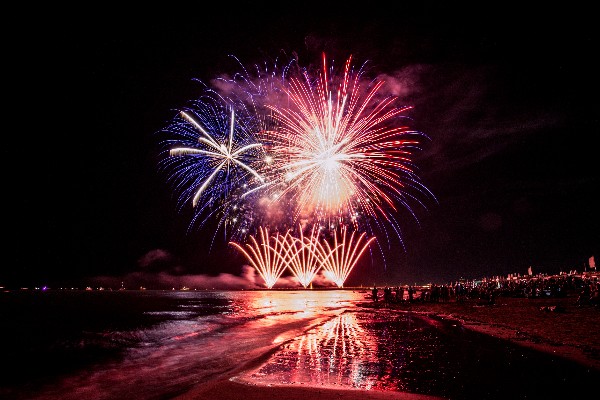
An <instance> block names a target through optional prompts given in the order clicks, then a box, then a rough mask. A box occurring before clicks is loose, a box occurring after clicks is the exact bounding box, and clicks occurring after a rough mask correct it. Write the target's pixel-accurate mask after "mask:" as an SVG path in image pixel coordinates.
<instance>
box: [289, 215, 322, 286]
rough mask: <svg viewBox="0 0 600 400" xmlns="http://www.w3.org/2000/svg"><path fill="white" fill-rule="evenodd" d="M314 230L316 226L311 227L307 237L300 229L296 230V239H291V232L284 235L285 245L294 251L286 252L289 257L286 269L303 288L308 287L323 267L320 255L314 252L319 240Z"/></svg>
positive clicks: (317, 232)
mask: <svg viewBox="0 0 600 400" xmlns="http://www.w3.org/2000/svg"><path fill="white" fill-rule="evenodd" d="M316 228H317V227H316V225H315V226H313V228H312V231H311V234H310V236H309V237H305V236H304V233H303V231H302V228H301V227H300V228H299V229H298V232H299V237H298V238H296V237H293V236H292V235H291V232H288V234H287V235H286V245H287V246H288V247H290V248H293V249H296V251H294V252H288V254H290V255H291V257H290V258H289V261H288V267H289V269H290V271H291V272H292V273H293V274H294V276H295V277H296V279H298V281H299V282H300V284H301V285H302V286H304V287H305V288H307V287H308V286H309V285H310V283H311V282H312V281H313V279H314V278H315V276H316V275H317V273H318V272H319V270H320V269H321V266H322V265H323V260H322V259H321V258H320V255H321V254H319V253H318V252H317V251H315V250H314V247H315V246H316V243H317V241H318V240H319V236H318V235H319V229H316Z"/></svg>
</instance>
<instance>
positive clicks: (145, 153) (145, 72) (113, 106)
mask: <svg viewBox="0 0 600 400" xmlns="http://www.w3.org/2000/svg"><path fill="white" fill-rule="evenodd" d="M424 4H425V5H420V6H419V5H414V4H412V5H408V4H407V5H402V6H400V5H399V6H397V8H396V9H394V10H388V9H377V8H376V9H369V8H368V6H369V5H368V4H366V5H364V6H361V7H360V8H355V9H347V8H343V10H345V11H346V12H342V13H340V12H339V11H338V12H336V10H333V7H327V9H328V10H331V11H328V10H323V9H322V7H319V8H314V9H312V8H310V7H302V8H297V9H293V10H292V9H291V8H292V7H289V8H290V9H284V8H283V7H281V8H276V9H270V10H269V11H265V10H264V9H261V8H260V7H259V6H258V5H255V7H253V8H250V7H248V8H246V7H241V8H240V7H239V6H231V8H229V7H227V8H224V9H223V10H221V11H218V12H215V11H210V12H209V11H208V10H202V9H200V8H198V9H174V8H173V9H165V10H159V11H160V12H152V13H149V14H148V15H149V16H143V15H133V14H129V15H126V14H123V12H122V10H108V9H107V10H100V11H98V13H97V14H95V16H94V18H92V17H91V16H89V15H80V16H77V13H76V12H75V15H74V16H69V17H67V15H70V14H68V13H64V14H61V13H58V12H57V13H56V14H57V15H56V16H54V17H52V18H50V17H48V18H40V17H38V18H40V20H38V21H36V20H30V21H27V22H24V23H23V25H22V26H23V32H24V31H25V30H27V32H28V34H24V33H23V32H21V33H18V32H17V33H15V35H14V37H12V38H10V39H9V40H8V42H9V43H8V44H7V46H6V47H5V49H4V53H5V57H4V59H5V68H8V72H5V74H4V79H5V93H6V94H8V95H7V96H4V99H5V102H7V103H8V105H7V106H6V108H5V110H6V112H5V122H6V123H5V127H6V128H5V131H4V138H7V139H8V140H7V141H5V143H4V146H3V149H2V151H3V157H2V158H3V161H2V162H3V167H4V168H3V170H4V182H3V183H4V185H3V186H4V190H3V196H2V198H3V204H4V207H3V210H4V213H5V214H4V222H5V223H4V224H3V228H4V229H3V230H4V238H3V243H4V250H3V253H4V262H3V263H2V267H1V268H0V286H23V287H32V286H43V285H50V286H61V285H69V284H73V285H87V284H92V283H94V282H99V281H101V282H108V281H109V279H110V278H114V280H115V281H121V280H124V279H127V282H128V283H129V284H131V285H137V284H138V282H137V281H135V279H134V278H135V277H137V278H139V279H142V278H141V277H142V276H144V277H146V278H147V279H148V280H145V281H143V283H144V284H145V285H151V282H152V280H151V279H152V278H148V277H155V278H156V282H159V281H161V279H163V281H164V278H165V277H188V278H189V277H195V279H197V280H196V281H192V282H200V281H201V280H202V279H203V278H206V279H207V280H210V279H213V280H212V282H213V283H214V282H216V281H217V280H218V279H221V278H223V279H225V278H229V279H232V280H235V278H236V277H238V276H240V275H241V274H242V264H244V260H243V259H242V258H241V257H240V255H239V254H237V253H235V252H234V251H232V249H231V248H230V247H228V246H227V243H226V241H225V240H224V239H222V238H221V237H217V239H216V243H215V244H214V245H213V247H212V248H211V249H210V251H209V243H210V241H211V240H212V239H213V234H214V232H213V231H211V229H210V227H207V228H206V229H204V230H200V231H194V232H188V224H189V222H190V221H189V216H188V215H184V214H182V213H179V212H178V211H177V209H176V204H175V199H174V197H173V193H172V192H171V190H170V189H169V187H168V186H167V185H166V182H165V180H164V177H163V176H162V175H161V174H160V173H159V171H158V169H157V162H158V153H157V151H158V150H157V149H158V143H157V135H156V133H157V132H158V131H159V130H160V129H162V128H163V127H164V126H165V125H166V124H167V123H168V122H169V121H170V120H171V118H172V117H173V116H174V115H175V112H176V110H177V109H179V108H181V107H182V106H184V105H185V104H186V102H188V101H189V100H191V99H194V98H195V97H196V96H198V95H199V94H200V85H199V84H198V82H196V80H201V81H203V82H210V80H211V79H214V78H215V77H217V76H219V75H221V74H232V73H236V72H239V65H238V64H236V62H234V60H233V58H232V57H231V56H235V57H237V58H238V59H239V60H240V61H241V62H242V63H244V64H245V65H252V64H255V63H264V62H265V61H268V60H272V59H273V58H275V57H278V56H280V55H281V54H282V52H283V53H285V54H289V55H291V54H296V55H297V56H298V58H299V60H300V63H301V64H303V65H308V64H315V63H316V64H318V63H319V62H320V57H321V54H322V52H326V54H327V56H328V58H330V59H333V60H335V61H336V62H337V63H342V62H344V61H345V60H346V59H347V58H348V56H350V55H352V57H353V59H354V60H356V62H357V63H362V62H365V61H368V62H369V65H370V66H371V71H372V72H373V71H374V72H376V75H377V76H383V77H386V79H387V80H388V81H390V82H402V83H403V84H404V86H403V90H402V92H401V93H399V96H400V98H401V99H402V101H403V102H404V103H405V104H406V105H411V106H413V107H414V109H413V110H412V111H411V112H410V117H411V118H412V128H414V129H416V130H419V131H421V132H423V133H425V134H426V135H427V136H428V137H429V138H430V139H431V141H430V142H428V144H427V145H426V146H425V147H424V150H423V151H422V152H421V153H418V155H417V156H416V158H415V163H416V165H417V166H418V167H419V175H420V176H421V178H422V180H423V183H424V184H425V185H426V186H427V187H428V188H429V189H430V190H431V192H432V193H433V194H435V196H436V198H437V203H435V202H428V203H427V204H426V205H427V208H426V209H425V208H416V209H415V214H416V216H417V217H418V223H417V221H416V220H415V219H410V218H406V219H405V220H402V223H401V225H402V230H403V232H402V234H403V237H402V240H403V242H404V249H402V247H401V246H399V245H398V243H397V242H398V240H397V239H394V238H392V239H391V248H390V249H386V250H385V261H384V260H382V257H381V256H380V255H374V256H373V257H366V258H365V259H364V260H361V261H362V262H361V263H360V264H359V265H357V267H356V268H355V270H354V271H353V273H352V274H351V276H350V278H349V280H348V282H347V283H348V284H349V285H350V284H364V285H373V284H374V283H377V284H394V285H395V284H405V283H427V282H438V283H445V282H451V281H455V280H457V279H459V278H479V277H486V276H496V275H501V276H506V275H507V274H510V273H521V274H526V273H527V268H528V267H530V266H531V267H532V269H533V272H534V273H538V272H545V273H558V272H560V271H569V270H573V269H577V270H579V271H581V270H583V269H584V267H586V266H587V265H588V259H589V258H590V257H591V256H595V258H596V260H597V259H598V257H599V254H598V248H599V247H600V246H599V245H600V234H599V227H600V223H599V222H600V215H599V213H598V199H597V193H598V189H599V188H600V184H599V181H598V171H600V168H599V166H598V165H599V164H598V163H599V161H598V160H599V158H598V151H597V144H596V143H597V140H598V134H599V133H600V129H599V128H600V123H599V117H598V115H599V111H598V110H600V107H599V106H600V104H599V101H598V98H599V97H598V93H599V92H598V89H599V88H600V85H599V78H598V63H597V61H596V58H597V50H598V48H600V46H599V45H600V42H599V40H598V39H599V35H598V29H597V25H596V23H595V21H592V15H593V14H594V13H593V12H592V11H591V10H586V9H578V10H575V9H567V8H565V7H564V5H563V6H561V7H560V8H558V6H557V8H556V9H549V8H544V9H536V10H524V9H518V8H517V9H515V8H510V9H509V8H508V6H506V7H507V8H502V9H493V8H491V7H489V8H485V9H483V8H481V9H478V8H466V7H460V6H458V7H457V6H456V5H454V4H450V3H448V4H447V5H445V6H434V5H432V4H434V3H427V2H425V3H424ZM502 5H505V4H504V3H499V4H498V6H499V7H500V6H502ZM298 7H299V6H298ZM54 11H56V10H54ZM154 11H157V10H154ZM99 277H102V278H101V279H100V278H99ZM173 279H175V280H173V282H178V283H179V282H184V281H183V280H181V281H177V280H176V278H173Z"/></svg>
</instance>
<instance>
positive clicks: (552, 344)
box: [177, 296, 600, 400]
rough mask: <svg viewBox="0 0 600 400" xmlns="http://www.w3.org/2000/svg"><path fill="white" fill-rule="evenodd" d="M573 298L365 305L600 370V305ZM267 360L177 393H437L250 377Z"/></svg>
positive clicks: (274, 399) (343, 399)
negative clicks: (445, 322)
mask: <svg viewBox="0 0 600 400" xmlns="http://www.w3.org/2000/svg"><path fill="white" fill-rule="evenodd" d="M575 302H576V299H575V297H573V296H567V297H562V298H537V299H527V298H514V297H500V298H498V299H497V300H496V302H495V304H492V305H481V304H480V303H479V302H478V301H477V300H466V301H464V302H462V303H457V302H454V301H452V302H448V303H421V302H413V303H401V304H392V305H387V306H386V305H384V304H383V303H381V302H380V303H373V302H371V301H365V302H364V303H362V304H361V305H360V306H361V307H364V308H365V309H368V310H370V312H373V313H375V314H376V313H378V312H384V311H385V312H389V310H390V309H392V310H397V311H398V312H411V313H426V314H429V315H431V316H435V317H436V318H443V319H450V320H452V321H456V323H458V324H461V326H463V327H464V328H466V329H471V330H475V331H478V332H481V333H484V334H486V335H490V336H493V337H496V338H500V339H504V340H508V341H510V342H511V343H514V344H517V345H519V346H525V347H528V348H531V349H535V350H536V351H540V352H546V353H550V354H553V355H556V356H558V357H563V358H566V359H569V360H572V361H575V362H577V363H578V364H581V365H583V366H585V367H586V368H589V369H593V370H596V371H600V335H598V333H599V328H598V327H600V309H598V308H596V307H593V306H582V307H579V306H577V305H576V303H575ZM264 358H265V359H262V360H256V361H255V362H253V364H252V365H242V366H240V367H239V368H237V369H236V370H234V371H231V372H230V373H229V374H228V375H226V376H224V377H222V378H219V379H218V380H215V381H211V382H207V383H203V384H200V385H198V386H197V387H195V388H194V389H193V390H191V391H189V392H187V393H184V394H182V395H180V396H179V397H177V398H178V399H179V400H195V399H215V400H216V399H223V400H227V399H245V400H254V399H271V400H278V399H282V400H283V399H286V400H293V399H302V400H308V399H321V398H329V399H340V400H354V399H374V400H377V399H432V398H436V397H431V396H426V395H420V394H413V393H402V392H386V391H379V390H351V389H348V390H347V389H332V388H324V387H311V386H308V385H279V384H277V385H272V384H271V385H259V384H257V383H256V382H253V380H252V379H249V377H248V374H247V371H249V370H252V369H255V368H257V367H258V364H260V363H262V362H265V361H266V359H267V358H268V356H265V357H264Z"/></svg>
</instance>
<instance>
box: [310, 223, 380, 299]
mask: <svg viewBox="0 0 600 400" xmlns="http://www.w3.org/2000/svg"><path fill="white" fill-rule="evenodd" d="M365 235H366V233H365V232H363V233H361V234H357V232H356V231H354V232H352V233H351V234H350V237H348V230H347V228H346V227H343V228H342V233H341V234H340V238H339V240H338V235H337V231H334V237H333V245H330V244H329V242H327V241H323V243H324V244H321V243H320V242H318V241H316V242H315V244H316V246H314V248H315V249H316V250H317V252H318V254H319V255H320V259H321V260H322V265H323V269H324V270H325V276H326V277H327V278H328V279H330V280H332V281H333V282H334V283H335V284H336V285H337V286H338V287H340V288H341V287H343V286H344V282H345V281H346V279H347V278H348V276H349V275H350V272H352V269H353V268H354V266H355V265H356V263H357V262H358V260H359V259H360V257H361V256H362V255H363V253H364V252H365V250H367V248H368V247H369V245H370V244H371V243H372V242H373V241H374V240H375V237H374V236H373V237H371V238H370V239H366V236H365Z"/></svg>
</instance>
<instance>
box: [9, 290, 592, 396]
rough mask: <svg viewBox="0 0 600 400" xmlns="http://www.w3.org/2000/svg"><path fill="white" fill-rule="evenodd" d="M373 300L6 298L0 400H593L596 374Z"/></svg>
mask: <svg viewBox="0 0 600 400" xmlns="http://www.w3.org/2000/svg"><path fill="white" fill-rule="evenodd" d="M367 296H368V293H367V291H363V290H349V289H348V290H341V289H330V290H310V289H306V290H289V291H288V290H253V291H150V290H139V291H138V290H122V291H98V290H94V291H78V290H75V291H69V290H48V291H32V290H27V291H10V292H2V293H0V321H2V324H1V329H0V354H1V357H2V365H3V367H4V368H3V372H2V374H0V399H3V400H4V399H7V400H8V399H17V400H22V399H28V400H29V399H31V400H41V399H46V400H54V399H61V400H68V399H100V400H103V399H111V400H113V399H127V400H131V399H141V400H145V399H150V400H156V399H170V398H173V397H176V396H177V395H179V394H182V393H185V392H187V391H189V390H190V389H191V388H192V387H193V386H195V385H197V384H200V383H205V382H208V381H210V380H212V379H216V378H219V377H222V376H225V375H233V376H236V379H238V378H239V379H241V380H250V381H251V382H253V383H255V384H264V385H274V384H291V385H305V386H317V387H336V388H350V389H359V390H385V391H398V392H411V393H420V394H428V395H434V396H441V397H445V398H451V399H465V400H470V399H477V400H481V399H506V398H511V399H538V398H539V399H546V398H557V397H559V398H560V397H564V398H574V397H583V396H584V395H585V394H586V393H588V391H589V390H594V388H595V385H596V384H597V382H599V381H600V372H599V371H597V370H593V369H589V368H587V367H584V366H582V365H579V364H575V363H574V362H571V361H568V360H564V359H561V358H559V357H556V356H552V355H548V354H544V353H539V352H535V351H533V350H529V349H527V348H525V347H521V346H518V345H514V344H511V343H509V342H506V341H502V340H499V339H495V338H492V337H489V336H486V335H482V334H480V333H477V332H473V331H470V330H468V329H464V328H463V327H462V326H461V325H460V324H459V323H458V322H456V321H453V320H452V319H449V318H444V317H443V316H430V315H427V314H420V313H415V312H410V311H408V312H401V311H397V310H393V309H388V308H386V307H385V306H383V307H382V306H380V307H378V310H377V312H375V311H374V310H373V308H372V307H362V306H363V305H372V303H371V301H370V300H368V299H367V298H368V297H367ZM366 299H367V300H366ZM365 301H366V302H367V303H364V302H365ZM499 311H500V312H501V310H499ZM257 360H258V361H259V362H256V361H257Z"/></svg>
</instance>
